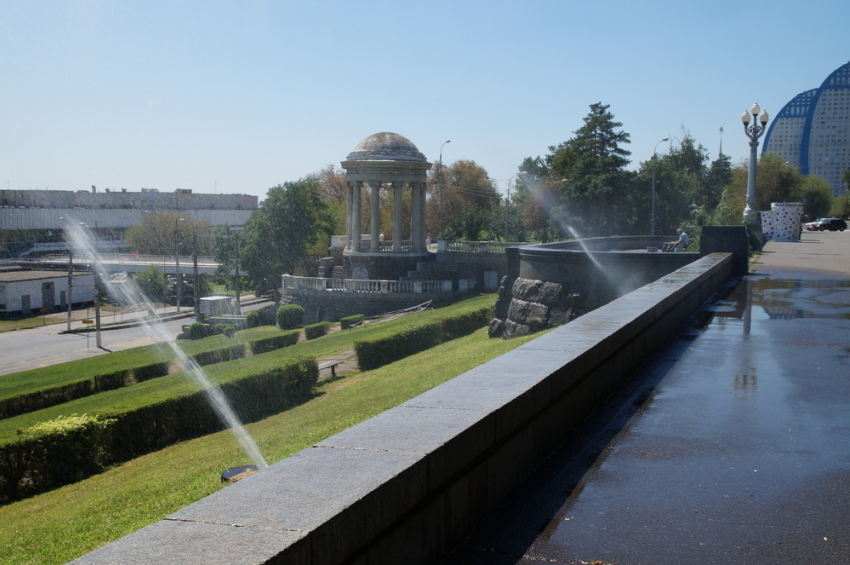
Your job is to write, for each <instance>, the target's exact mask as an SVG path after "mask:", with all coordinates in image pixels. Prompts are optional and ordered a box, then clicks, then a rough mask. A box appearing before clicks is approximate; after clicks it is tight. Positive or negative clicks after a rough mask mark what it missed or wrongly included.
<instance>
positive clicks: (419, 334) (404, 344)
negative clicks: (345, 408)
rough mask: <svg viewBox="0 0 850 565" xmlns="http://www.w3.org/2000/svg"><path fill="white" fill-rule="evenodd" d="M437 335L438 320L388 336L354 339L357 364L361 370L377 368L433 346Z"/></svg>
mask: <svg viewBox="0 0 850 565" xmlns="http://www.w3.org/2000/svg"><path fill="white" fill-rule="evenodd" d="M439 337H440V322H429V323H427V324H423V325H421V326H418V327H415V328H413V329H410V330H405V331H403V332H399V333H396V334H393V335H391V336H388V337H384V338H378V339H373V340H364V341H355V342H354V352H355V353H356V354H357V364H358V365H359V366H360V369H361V370H362V371H369V370H371V369H377V368H378V367H382V366H383V365H387V364H389V363H393V362H394V361H398V360H399V359H404V358H405V357H408V356H410V355H413V354H414V353H419V352H420V351H425V350H426V349H430V348H431V347H434V346H435V345H437V343H439V341H438V340H439Z"/></svg>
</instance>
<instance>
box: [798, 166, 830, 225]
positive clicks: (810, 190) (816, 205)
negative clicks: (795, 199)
mask: <svg viewBox="0 0 850 565" xmlns="http://www.w3.org/2000/svg"><path fill="white" fill-rule="evenodd" d="M832 201H833V196H832V188H830V186H829V183H828V182H826V181H825V180H824V179H822V178H820V177H818V176H814V175H808V176H805V177H803V182H802V184H801V186H800V202H802V203H803V213H804V214H805V215H806V216H807V217H809V218H812V219H814V218H823V217H824V216H828V215H829V213H830V211H831V209H832Z"/></svg>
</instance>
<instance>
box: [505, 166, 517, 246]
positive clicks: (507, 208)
mask: <svg viewBox="0 0 850 565" xmlns="http://www.w3.org/2000/svg"><path fill="white" fill-rule="evenodd" d="M516 177H517V175H514V176H512V177H511V178H509V179H508V194H507V196H506V197H505V243H507V242H508V218H509V217H510V209H511V181H512V180H513V179H515V178H516Z"/></svg>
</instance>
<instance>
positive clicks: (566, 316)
mask: <svg viewBox="0 0 850 565" xmlns="http://www.w3.org/2000/svg"><path fill="white" fill-rule="evenodd" d="M572 319H573V309H572V308H558V307H552V308H549V320H548V325H549V327H555V326H563V325H564V324H566V323H568V322H569V321H571V320H572Z"/></svg>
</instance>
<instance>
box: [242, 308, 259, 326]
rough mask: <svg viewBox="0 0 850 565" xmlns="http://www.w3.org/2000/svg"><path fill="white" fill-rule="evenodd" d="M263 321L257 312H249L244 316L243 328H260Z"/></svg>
mask: <svg viewBox="0 0 850 565" xmlns="http://www.w3.org/2000/svg"><path fill="white" fill-rule="evenodd" d="M262 325H263V321H262V317H261V316H260V311H259V310H251V311H250V312H248V313H247V314H245V327H247V328H256V327H258V326H262Z"/></svg>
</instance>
